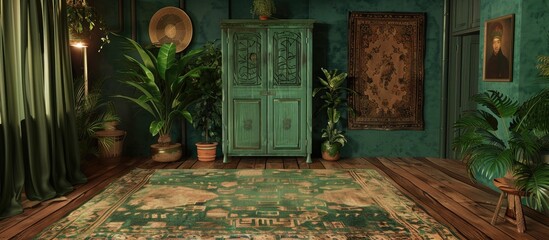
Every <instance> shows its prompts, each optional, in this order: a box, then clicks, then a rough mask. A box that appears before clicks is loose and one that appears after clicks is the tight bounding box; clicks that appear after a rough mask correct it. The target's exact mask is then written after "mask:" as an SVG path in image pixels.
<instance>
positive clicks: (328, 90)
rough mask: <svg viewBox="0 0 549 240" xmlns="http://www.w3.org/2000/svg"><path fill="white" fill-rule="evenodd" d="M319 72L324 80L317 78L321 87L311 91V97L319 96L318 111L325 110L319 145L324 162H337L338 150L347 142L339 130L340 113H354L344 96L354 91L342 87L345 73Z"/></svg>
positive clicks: (345, 76)
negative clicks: (324, 125) (325, 120)
mask: <svg viewBox="0 0 549 240" xmlns="http://www.w3.org/2000/svg"><path fill="white" fill-rule="evenodd" d="M321 70H322V72H323V73H324V78H322V77H319V78H318V79H319V81H320V84H321V85H322V86H320V87H317V88H315V89H314V90H313V97H316V96H317V95H318V94H321V95H320V99H321V102H322V103H321V104H322V105H321V106H320V108H319V110H326V117H327V125H326V127H325V128H323V129H322V130H321V131H322V139H324V142H323V143H322V145H321V151H322V158H324V159H325V160H338V159H339V156H340V154H339V153H340V150H341V148H342V147H343V146H345V143H346V142H347V138H346V137H345V135H344V133H343V131H342V130H341V126H340V123H339V119H340V118H341V111H342V110H344V109H347V110H348V111H349V112H350V113H353V112H354V111H353V109H352V108H351V107H350V106H348V105H347V100H346V99H347V98H346V95H347V94H349V93H351V94H354V93H355V91H353V90H352V89H349V88H346V87H343V86H342V85H343V83H344V82H345V79H346V78H347V73H345V72H338V70H337V69H335V70H332V71H328V70H326V69H324V68H322V69H321Z"/></svg>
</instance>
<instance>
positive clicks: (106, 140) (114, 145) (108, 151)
mask: <svg viewBox="0 0 549 240" xmlns="http://www.w3.org/2000/svg"><path fill="white" fill-rule="evenodd" d="M95 137H97V141H99V143H98V150H99V158H103V159H106V158H118V157H120V156H121V155H122V149H123V146H124V138H125V137H126V132H125V131H122V130H109V131H107V130H102V131H97V132H96V133H95Z"/></svg>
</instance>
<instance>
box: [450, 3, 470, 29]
mask: <svg viewBox="0 0 549 240" xmlns="http://www.w3.org/2000/svg"><path fill="white" fill-rule="evenodd" d="M469 4H470V0H453V1H452V32H459V31H463V30H466V29H468V28H469V27H470V20H471V17H470V14H471V13H470V11H471V8H470V6H469Z"/></svg>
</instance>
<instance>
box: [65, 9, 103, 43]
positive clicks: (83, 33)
mask: <svg viewBox="0 0 549 240" xmlns="http://www.w3.org/2000/svg"><path fill="white" fill-rule="evenodd" d="M67 22H68V28H69V37H70V41H71V44H76V43H81V44H87V43H88V42H89V41H90V40H91V38H92V36H93V33H94V31H97V34H98V35H99V36H100V37H101V43H102V44H101V46H100V50H101V48H102V47H103V45H104V44H105V43H109V42H110V40H109V35H108V31H107V28H106V26H105V24H104V23H103V19H101V17H100V16H99V15H98V14H97V12H96V11H95V9H94V8H93V7H92V6H90V5H88V4H87V3H86V0H67Z"/></svg>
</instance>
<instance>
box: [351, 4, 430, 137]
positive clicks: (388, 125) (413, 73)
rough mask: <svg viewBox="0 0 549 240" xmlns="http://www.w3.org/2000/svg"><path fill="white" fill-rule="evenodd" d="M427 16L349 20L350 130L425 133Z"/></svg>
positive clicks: (371, 15)
mask: <svg viewBox="0 0 549 240" xmlns="http://www.w3.org/2000/svg"><path fill="white" fill-rule="evenodd" d="M424 51H425V14H423V13H365V12H351V13H350V15H349V82H350V85H351V88H352V89H353V90H355V91H357V92H358V93H359V94H358V95H355V96H349V103H350V104H351V106H352V107H353V108H354V109H355V110H356V115H355V116H354V117H353V116H351V117H349V128H350V129H384V130H397V129H412V130H422V129H423V78H424V69H423V68H424V66H423V58H424Z"/></svg>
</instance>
